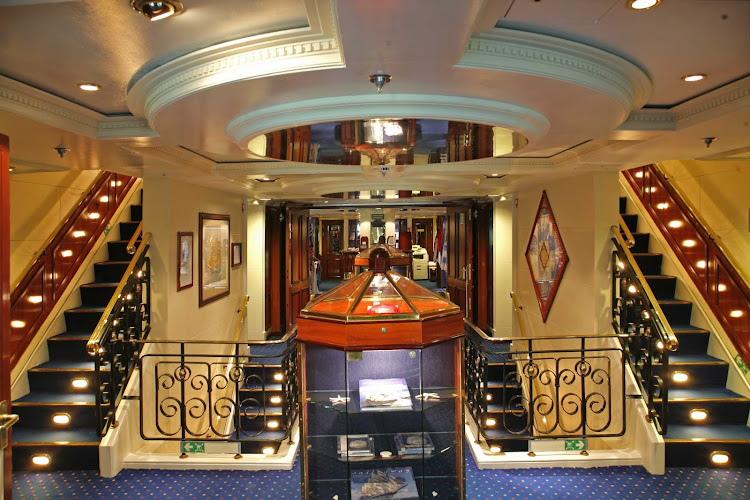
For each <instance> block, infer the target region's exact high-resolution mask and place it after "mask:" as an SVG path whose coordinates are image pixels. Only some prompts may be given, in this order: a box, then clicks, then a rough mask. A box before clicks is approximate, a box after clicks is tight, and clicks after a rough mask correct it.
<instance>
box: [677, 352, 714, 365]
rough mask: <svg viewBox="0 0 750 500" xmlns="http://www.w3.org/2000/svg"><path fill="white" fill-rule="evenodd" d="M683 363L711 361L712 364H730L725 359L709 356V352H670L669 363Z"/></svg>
mask: <svg viewBox="0 0 750 500" xmlns="http://www.w3.org/2000/svg"><path fill="white" fill-rule="evenodd" d="M673 363H674V364H683V363H711V364H718V363H721V364H728V363H727V362H726V361H724V360H723V359H719V358H715V357H713V356H709V355H708V354H670V355H669V364H670V365H671V364H673Z"/></svg>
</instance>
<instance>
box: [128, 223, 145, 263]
mask: <svg viewBox="0 0 750 500" xmlns="http://www.w3.org/2000/svg"><path fill="white" fill-rule="evenodd" d="M142 232H143V221H141V222H140V223H139V224H138V227H137V228H135V232H134V233H133V236H131V237H130V240H129V241H128V246H127V250H128V253H129V254H130V255H133V254H134V253H135V249H136V247H137V246H138V245H137V243H138V238H139V237H140V236H141V233H142Z"/></svg>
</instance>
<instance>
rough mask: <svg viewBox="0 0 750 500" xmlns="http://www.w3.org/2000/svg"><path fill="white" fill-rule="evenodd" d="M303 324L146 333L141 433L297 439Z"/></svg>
mask: <svg viewBox="0 0 750 500" xmlns="http://www.w3.org/2000/svg"><path fill="white" fill-rule="evenodd" d="M296 337H297V332H296V328H295V329H293V330H292V331H291V332H289V333H287V334H286V335H285V336H284V337H283V338H281V339H279V340H276V341H243V342H240V341H236V342H229V341H224V342H221V341H168V340H163V341H160V340H145V341H142V342H140V343H141V344H149V346H150V347H149V352H148V353H147V354H143V355H142V356H141V358H140V361H139V368H140V373H141V376H140V393H141V405H140V408H141V437H142V438H143V439H146V440H164V441H170V440H171V441H185V440H196V439H199V440H201V441H223V442H240V443H242V442H247V441H251V440H256V439H257V438H261V439H263V436H262V434H263V433H264V432H267V431H273V433H272V435H271V436H270V437H269V438H268V439H270V440H274V441H277V442H281V441H284V440H289V441H290V442H292V438H293V435H292V429H293V426H294V423H295V420H296V419H297V417H298V414H299V401H298V379H297V341H296Z"/></svg>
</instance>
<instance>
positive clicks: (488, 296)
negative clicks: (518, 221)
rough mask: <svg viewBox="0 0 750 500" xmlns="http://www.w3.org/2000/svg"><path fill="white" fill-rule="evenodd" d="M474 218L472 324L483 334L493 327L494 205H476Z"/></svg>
mask: <svg viewBox="0 0 750 500" xmlns="http://www.w3.org/2000/svg"><path fill="white" fill-rule="evenodd" d="M474 210H475V213H476V217H475V218H474V268H473V270H474V272H473V274H474V276H473V278H474V294H473V295H474V297H476V303H475V304H474V319H473V322H474V324H475V325H477V326H478V327H479V328H481V329H482V330H484V331H485V332H489V331H490V330H491V329H492V327H493V297H494V293H493V292H494V290H493V279H492V278H493V273H494V263H493V252H492V236H493V227H492V219H493V215H494V213H493V212H494V204H493V203H492V202H490V203H477V204H476V205H475V208H474Z"/></svg>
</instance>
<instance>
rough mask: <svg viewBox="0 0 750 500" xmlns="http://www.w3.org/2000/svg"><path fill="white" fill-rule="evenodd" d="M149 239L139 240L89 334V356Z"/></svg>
mask: <svg viewBox="0 0 750 500" xmlns="http://www.w3.org/2000/svg"><path fill="white" fill-rule="evenodd" d="M150 239H151V233H146V234H144V235H143V239H142V240H141V244H140V245H138V250H137V251H136V253H135V255H134V256H133V258H132V259H130V264H128V267H127V269H126V270H125V274H123V275H122V279H121V280H120V283H118V285H117V288H116V289H115V293H113V294H112V298H111V299H109V303H108V304H107V307H106V308H105V309H104V313H102V317H101V319H99V322H98V323H97V324H96V328H94V332H93V333H92V334H91V337H90V338H89V341H88V342H87V343H86V350H87V351H88V353H89V354H91V355H95V354H96V353H98V352H99V348H100V347H101V342H102V340H103V338H104V334H105V332H106V331H107V323H108V321H109V316H110V315H111V314H112V310H113V309H114V308H115V305H116V304H117V301H118V299H119V298H120V295H122V290H123V289H124V288H125V285H126V284H127V282H128V279H129V278H130V275H131V274H133V271H135V265H136V263H137V262H138V261H139V260H140V258H141V256H142V255H143V253H144V252H145V251H146V249H147V248H148V242H149V240H150Z"/></svg>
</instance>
